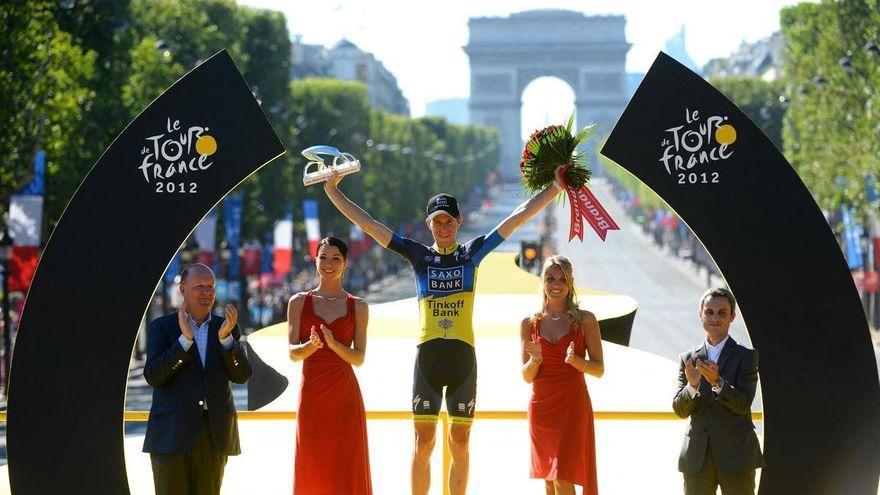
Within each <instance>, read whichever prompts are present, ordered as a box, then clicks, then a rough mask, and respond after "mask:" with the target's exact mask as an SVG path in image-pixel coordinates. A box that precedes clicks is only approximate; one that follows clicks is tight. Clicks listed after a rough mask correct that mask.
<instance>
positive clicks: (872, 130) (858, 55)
mask: <svg viewBox="0 0 880 495" xmlns="http://www.w3.org/2000/svg"><path fill="white" fill-rule="evenodd" d="M781 24H782V33H783V38H784V39H785V43H786V44H785V47H784V50H785V52H784V57H785V67H784V74H785V80H786V83H787V88H786V89H787V93H788V94H789V96H790V99H791V105H790V106H789V108H788V111H787V113H786V117H785V120H784V126H783V142H784V145H785V154H786V156H787V157H788V158H789V160H790V161H791V163H792V165H793V166H794V167H795V168H796V169H797V171H798V173H799V175H800V176H801V178H802V179H803V180H804V182H805V183H806V184H807V186H808V187H809V189H810V191H811V192H812V193H813V195H814V197H815V198H816V200H817V201H818V203H819V205H820V206H821V207H823V208H826V209H836V208H839V207H841V206H850V207H854V208H856V210H857V211H858V213H859V215H860V216H861V217H863V218H864V217H866V216H867V215H868V211H869V209H873V208H875V207H876V206H875V205H869V203H868V201H867V197H866V192H865V180H866V177H868V176H877V174H878V173H880V161H878V160H877V157H878V156H880V99H878V90H880V71H878V70H877V67H878V63H880V57H878V56H877V55H876V54H872V53H871V52H869V51H868V50H866V49H865V47H866V46H867V45H869V44H870V43H875V44H877V43H880V11H878V6H877V2H876V1H870V2H869V1H861V0H847V1H843V2H832V1H829V0H825V1H823V2H821V3H818V4H799V5H796V6H793V7H788V8H785V9H783V10H782V13H781ZM847 69H848V70H847Z"/></svg>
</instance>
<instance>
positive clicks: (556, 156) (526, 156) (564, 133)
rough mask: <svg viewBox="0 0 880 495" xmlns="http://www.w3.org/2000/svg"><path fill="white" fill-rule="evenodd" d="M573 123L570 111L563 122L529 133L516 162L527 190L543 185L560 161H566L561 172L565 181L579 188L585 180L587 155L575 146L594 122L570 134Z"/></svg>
mask: <svg viewBox="0 0 880 495" xmlns="http://www.w3.org/2000/svg"><path fill="white" fill-rule="evenodd" d="M573 126H574V115H572V116H571V117H569V119H568V122H567V123H566V124H565V125H564V126H562V125H551V126H548V127H545V128H543V129H539V130H537V131H535V132H533V133H532V135H531V136H529V140H528V142H527V143H526V147H525V149H524V150H523V154H522V161H520V162H519V170H520V172H521V173H522V176H523V178H522V183H523V187H525V188H526V190H527V191H529V192H531V193H536V192H538V191H542V190H543V189H545V188H546V187H547V186H548V185H550V183H551V182H553V180H554V179H555V176H554V172H555V171H556V167H558V166H560V165H568V169H567V170H566V172H565V179H566V182H567V183H568V185H570V186H572V187H574V188H575V189H580V188H582V187H584V186H585V185H586V184H587V182H589V180H590V169H589V168H588V167H587V165H586V163H585V162H586V160H587V157H586V156H584V155H582V154H580V153H579V152H578V149H577V147H578V145H580V144H581V143H582V142H584V141H585V140H587V138H589V137H590V136H592V135H593V134H594V133H595V132H596V127H597V126H596V124H590V125H588V126H586V127H584V128H583V129H581V130H580V131H578V133H577V134H572V127H573ZM563 185H565V184H563Z"/></svg>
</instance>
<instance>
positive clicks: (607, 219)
mask: <svg viewBox="0 0 880 495" xmlns="http://www.w3.org/2000/svg"><path fill="white" fill-rule="evenodd" d="M572 127H574V115H572V116H571V117H569V118H568V122H566V124H565V125H564V126H561V125H551V126H548V127H545V128H543V129H540V130H537V131H535V132H533V133H532V135H531V136H529V141H528V142H527V143H526V148H525V149H524V150H523V154H522V161H520V162H519V170H520V172H521V173H522V176H523V178H522V183H523V187H525V188H526V190H527V191H529V192H531V193H533V194H534V193H537V192H539V191H542V190H544V189H546V188H547V186H549V185H550V184H551V183H552V182H553V181H554V180H556V175H555V173H556V168H557V167H559V166H560V165H562V166H564V167H565V169H564V170H563V172H562V178H563V184H560V186H562V187H563V188H564V189H565V192H566V193H567V196H568V201H569V203H570V204H571V230H570V231H569V235H568V240H569V241H571V240H572V239H574V238H575V237H577V238H578V239H580V240H581V241H583V240H584V225H583V221H584V220H585V221H586V222H587V223H589V224H590V226H591V227H593V230H595V231H596V233H597V234H598V235H599V237H601V238H602V240H605V236H606V235H607V233H608V231H609V230H619V229H620V227H618V226H617V224H616V223H615V222H614V220H613V219H612V218H611V216H610V215H608V212H607V211H605V208H603V207H602V205H601V204H600V203H599V200H597V199H596V197H595V196H594V195H593V193H592V192H591V191H590V189H589V188H588V187H587V182H589V181H590V169H589V168H587V166H586V164H585V163H584V162H586V160H587V157H585V156H584V155H581V154H580V153H578V149H577V147H578V145H579V144H581V143H582V142H584V141H585V140H586V139H587V138H589V137H590V136H592V135H593V133H595V132H596V124H590V125H588V126H586V127H584V128H583V129H581V130H580V131H578V132H577V134H572Z"/></svg>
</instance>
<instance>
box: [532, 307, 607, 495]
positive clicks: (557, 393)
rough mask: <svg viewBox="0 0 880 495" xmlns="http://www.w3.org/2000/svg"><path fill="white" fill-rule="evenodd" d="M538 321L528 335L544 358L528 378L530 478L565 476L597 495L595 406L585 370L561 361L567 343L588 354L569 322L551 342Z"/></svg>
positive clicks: (578, 331)
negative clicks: (557, 339) (558, 336)
mask: <svg viewBox="0 0 880 495" xmlns="http://www.w3.org/2000/svg"><path fill="white" fill-rule="evenodd" d="M540 329H541V321H540V320H538V321H537V322H536V323H535V324H534V325H533V326H532V338H533V339H535V340H536V341H538V342H540V343H541V353H542V357H543V359H544V360H543V362H542V363H541V367H540V368H539V369H538V374H537V375H536V376H535V379H534V381H532V395H531V399H530V400H529V434H530V435H531V439H532V469H531V477H532V478H539V479H545V480H547V481H555V480H565V481H568V482H569V483H573V484H575V485H580V486H582V487H584V491H583V493H584V495H597V494H598V493H599V489H598V486H597V481H596V441H595V434H594V431H593V405H592V403H591V402H590V394H589V392H587V383H586V380H584V374H583V373H582V372H580V371H578V370H576V369H574V367H572V366H571V365H569V364H567V363H566V362H565V354H566V351H567V350H568V345H569V344H570V343H571V342H572V340H574V349H575V353H577V354H578V355H579V356H581V357H584V356H586V342H585V341H584V333H583V331H582V330H581V329H580V326H579V325H572V326H571V329H570V330H569V333H568V334H567V335H565V336H564V337H562V338H561V339H559V341H558V342H556V343H555V344H551V343H550V342H548V341H546V340H544V338H543V337H541V331H540Z"/></svg>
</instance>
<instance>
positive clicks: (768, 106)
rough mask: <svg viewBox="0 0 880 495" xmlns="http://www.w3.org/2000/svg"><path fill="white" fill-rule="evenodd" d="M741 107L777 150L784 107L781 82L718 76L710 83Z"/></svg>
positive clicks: (784, 99) (780, 145)
mask: <svg viewBox="0 0 880 495" xmlns="http://www.w3.org/2000/svg"><path fill="white" fill-rule="evenodd" d="M709 82H710V83H711V84H712V86H714V87H715V88H716V89H718V91H721V92H722V93H724V95H725V96H727V98H728V99H730V101H732V102H733V103H734V104H736V106H738V107H739V108H740V110H742V111H743V112H744V113H745V114H746V115H747V116H748V117H749V119H751V120H752V122H754V123H755V124H756V125H757V126H758V127H760V128H761V130H762V131H764V134H766V135H767V137H768V138H770V140H771V141H773V144H775V145H776V147H777V148H779V149H780V150H782V149H783V146H782V121H783V118H784V117H785V110H786V107H787V104H786V103H787V102H786V98H785V96H784V94H785V85H784V83H783V81H781V80H776V81H765V80H763V79H761V78H758V77H720V78H714V79H711V80H709Z"/></svg>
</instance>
